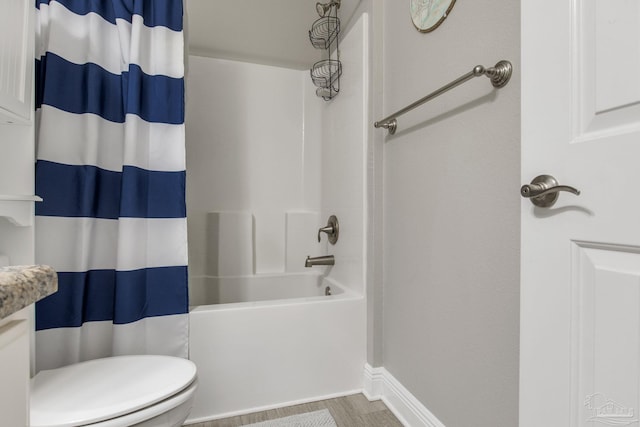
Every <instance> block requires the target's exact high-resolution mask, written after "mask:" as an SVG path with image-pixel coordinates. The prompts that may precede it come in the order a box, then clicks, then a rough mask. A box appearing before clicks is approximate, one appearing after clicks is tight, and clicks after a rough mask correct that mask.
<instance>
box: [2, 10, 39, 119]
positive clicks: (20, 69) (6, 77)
mask: <svg viewBox="0 0 640 427" xmlns="http://www.w3.org/2000/svg"><path fill="white" fill-rule="evenodd" d="M33 8H34V6H33V1H30V0H2V13H0V123H29V122H30V121H31V116H32V109H33V101H32V94H33V63H34V55H33V36H34V34H33V30H32V25H31V21H32V16H33V14H34V10H33Z"/></svg>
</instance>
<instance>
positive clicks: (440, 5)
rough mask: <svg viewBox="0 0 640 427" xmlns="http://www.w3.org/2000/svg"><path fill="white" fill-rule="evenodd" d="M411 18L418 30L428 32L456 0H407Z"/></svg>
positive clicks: (444, 17)
mask: <svg viewBox="0 0 640 427" xmlns="http://www.w3.org/2000/svg"><path fill="white" fill-rule="evenodd" d="M409 1H410V4H409V9H410V11H411V20H412V21H413V25H415V26H416V28H417V29H418V30H419V31H422V32H424V33H428V32H430V31H433V30H435V29H436V28H438V25H440V24H441V23H442V21H444V20H445V19H447V16H449V11H451V9H453V5H454V4H455V2H456V0H409Z"/></svg>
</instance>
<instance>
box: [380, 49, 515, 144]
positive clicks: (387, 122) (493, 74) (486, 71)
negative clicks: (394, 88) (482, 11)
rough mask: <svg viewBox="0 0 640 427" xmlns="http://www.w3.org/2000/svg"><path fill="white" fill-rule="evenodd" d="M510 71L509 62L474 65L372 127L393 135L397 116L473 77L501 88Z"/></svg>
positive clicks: (511, 68) (505, 82) (506, 81)
mask: <svg viewBox="0 0 640 427" xmlns="http://www.w3.org/2000/svg"><path fill="white" fill-rule="evenodd" d="M512 70H513V67H512V65H511V62H509V61H505V60H502V61H499V62H498V63H497V64H496V65H495V66H494V67H489V68H485V67H483V66H482V65H476V66H475V67H473V70H471V71H469V72H468V73H467V74H465V75H463V76H460V77H458V78H457V79H455V80H454V81H452V82H451V83H448V84H446V85H444V86H442V87H441V88H440V89H438V90H436V91H434V92H431V93H430V94H429V95H427V96H425V97H423V98H420V99H419V100H417V101H416V102H414V103H412V104H410V105H407V106H406V107H404V108H403V109H401V110H399V111H396V112H395V113H393V114H391V115H390V116H388V117H385V118H384V119H382V120H379V121H377V122H375V123H374V124H373V126H374V127H376V128H384V129H387V130H388V131H389V134H391V135H393V134H394V133H396V129H397V127H398V120H396V118H397V117H398V116H401V115H403V114H404V113H406V112H409V111H411V110H413V109H414V108H416V107H419V106H420V105H422V104H424V103H425V102H428V101H431V100H432V99H433V98H435V97H437V96H440V95H442V94H443V93H445V92H448V91H449V90H451V89H453V88H454V87H456V86H459V85H461V84H462V83H464V82H466V81H468V80H471V79H472V78H474V77H480V76H487V77H488V78H489V79H491V84H492V85H493V87H495V88H501V87H503V86H505V85H506V84H507V83H508V82H509V79H510V78H511V72H512Z"/></svg>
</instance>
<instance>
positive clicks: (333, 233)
mask: <svg viewBox="0 0 640 427" xmlns="http://www.w3.org/2000/svg"><path fill="white" fill-rule="evenodd" d="M339 232H340V226H339V225H338V218H336V216H335V215H331V216H330V217H329V220H328V221H327V225H325V226H324V227H322V228H320V229H319V230H318V242H319V241H320V233H327V237H328V238H329V243H331V244H332V245H335V244H336V242H337V241H338V234H339Z"/></svg>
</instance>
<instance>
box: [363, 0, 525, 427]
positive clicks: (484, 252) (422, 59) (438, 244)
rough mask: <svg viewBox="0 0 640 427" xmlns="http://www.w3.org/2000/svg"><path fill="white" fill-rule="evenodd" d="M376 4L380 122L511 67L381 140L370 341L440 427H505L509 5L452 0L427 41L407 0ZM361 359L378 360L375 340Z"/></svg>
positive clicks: (516, 122) (515, 240)
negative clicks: (448, 88) (376, 298)
mask: <svg viewBox="0 0 640 427" xmlns="http://www.w3.org/2000/svg"><path fill="white" fill-rule="evenodd" d="M381 3H382V6H381V7H382V14H383V18H382V22H381V24H380V25H381V26H382V28H381V29H380V28H377V30H378V31H380V30H382V36H381V43H382V45H383V49H382V50H383V52H382V53H383V64H382V68H383V69H382V78H381V84H382V94H383V99H382V100H380V99H379V98H376V96H375V93H376V88H375V84H376V82H375V79H374V82H373V83H374V88H373V94H374V96H373V100H374V102H378V103H380V104H381V105H382V109H383V110H384V112H385V113H387V114H388V113H391V112H393V111H396V110H398V109H400V108H402V107H404V106H405V105H407V104H408V103H409V102H412V101H414V100H416V99H418V98H420V97H422V96H424V95H426V94H427V93H429V92H431V91H433V90H435V89H436V88H438V87H439V86H441V85H442V84H444V83H447V82H449V81H451V80H453V79H454V78H456V77H458V76H460V75H462V74H464V73H466V72H467V71H469V70H471V69H472V68H473V66H474V65H476V64H482V65H486V66H490V65H493V64H495V63H496V62H497V61H498V60H500V59H509V60H510V61H512V63H513V64H514V66H515V70H516V71H515V75H514V77H513V78H512V81H511V82H510V83H509V85H507V86H506V87H505V88H503V89H500V90H499V91H498V90H493V88H492V86H491V84H490V83H489V81H488V80H487V79H486V78H484V77H482V78H476V79H474V80H472V81H470V82H468V83H466V84H465V85H463V86H461V87H458V88H456V89H454V90H453V91H452V92H449V93H447V94H445V95H443V96H442V97H440V98H438V99H436V100H434V101H432V102H430V103H428V104H425V105H424V106H422V107H420V108H418V109H417V110H414V111H413V112H411V113H409V114H407V115H405V116H403V117H402V118H400V119H399V130H398V132H397V133H396V135H395V136H394V137H389V138H387V139H386V140H385V141H384V142H383V143H382V144H380V146H381V148H380V149H381V150H382V152H383V153H382V154H383V159H384V160H383V180H382V189H380V188H378V189H377V190H376V192H375V194H376V195H377V197H380V196H381V197H383V202H382V206H383V212H382V213H383V233H384V234H383V239H384V241H383V243H382V251H383V254H382V269H383V273H382V275H383V280H382V283H383V285H382V286H383V299H382V320H381V321H380V319H379V317H378V318H376V319H377V320H378V323H381V324H382V333H380V331H379V330H377V331H376V333H372V334H370V336H369V339H372V338H374V339H377V340H378V342H380V341H381V348H382V350H381V353H382V357H381V358H382V363H381V364H382V365H383V366H384V367H385V368H386V369H387V370H388V371H389V372H390V373H391V374H392V375H393V376H394V377H395V378H396V379H397V380H399V381H400V382H401V383H402V384H403V385H404V386H405V387H406V388H407V389H408V390H409V391H410V392H411V393H412V394H413V395H414V396H416V397H417V398H418V399H419V400H420V401H421V402H422V403H423V404H424V405H425V406H426V407H427V408H428V409H429V410H430V411H431V412H433V413H434V414H435V415H436V416H437V417H438V418H439V419H440V420H441V421H442V422H443V423H444V424H445V425H446V426H447V427H469V426H474V427H500V426H515V425H517V424H518V340H519V333H518V332H519V244H520V242H519V235H520V229H519V209H520V197H519V186H520V113H519V111H520V98H519V96H520V95H519V94H520V79H519V56H520V53H519V44H520V27H519V22H520V16H519V15H520V9H519V2H517V1H512V0H487V1H482V2H475V1H458V2H457V4H456V5H455V7H454V8H453V10H452V12H451V14H450V16H449V18H448V19H447V20H446V21H445V22H444V23H443V24H442V25H441V26H440V27H439V28H438V29H437V30H435V31H434V32H432V33H426V34H423V33H419V32H418V31H416V30H415V28H414V27H413V24H412V23H411V20H410V17H409V10H408V9H409V2H408V1H386V2H381ZM373 4H378V5H379V4H380V3H375V2H374V3H373ZM374 12H375V8H374ZM373 21H374V23H375V18H374V20H373ZM378 36H379V34H378ZM374 43H375V41H374ZM375 53H376V54H377V55H379V54H380V51H379V49H376V52H375ZM375 60H376V59H375V57H374V62H375ZM374 110H375V108H374ZM379 118H380V117H375V119H379ZM376 132H381V133H383V132H384V131H383V130H377V131H376ZM384 134H386V132H384ZM373 141H374V142H373V144H374V147H375V139H374V140H373ZM377 261H379V259H377ZM371 279H372V281H374V282H375V277H372V278H371ZM374 292H377V291H376V289H375V288H374ZM370 314H374V315H376V316H379V313H377V311H376V310H372V311H370ZM369 322H370V325H371V324H373V323H372V320H371V319H370V320H369ZM369 351H370V357H369V361H370V363H371V362H372V361H373V363H375V364H380V363H379V362H380V361H379V360H378V359H379V357H378V356H377V352H376V343H374V344H371V343H370V347H369ZM371 352H373V355H371Z"/></svg>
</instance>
